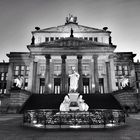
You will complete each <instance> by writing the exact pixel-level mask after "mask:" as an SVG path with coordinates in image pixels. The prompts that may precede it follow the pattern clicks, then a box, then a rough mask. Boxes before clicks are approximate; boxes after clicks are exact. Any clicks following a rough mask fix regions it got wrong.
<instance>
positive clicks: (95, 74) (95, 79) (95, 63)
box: [93, 55, 99, 93]
mask: <svg viewBox="0 0 140 140" xmlns="http://www.w3.org/2000/svg"><path fill="white" fill-rule="evenodd" d="M93 62H94V83H95V93H96V92H97V93H98V92H99V76H98V55H93Z"/></svg>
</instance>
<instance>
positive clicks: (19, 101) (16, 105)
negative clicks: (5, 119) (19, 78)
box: [7, 90, 31, 113]
mask: <svg viewBox="0 0 140 140" xmlns="http://www.w3.org/2000/svg"><path fill="white" fill-rule="evenodd" d="M10 94H11V96H10V102H9V106H8V109H7V112H8V113H18V112H19V111H20V109H21V107H22V106H23V104H24V103H25V102H26V100H27V99H28V98H29V96H30V95H31V93H30V92H28V91H25V90H11V91H10Z"/></svg>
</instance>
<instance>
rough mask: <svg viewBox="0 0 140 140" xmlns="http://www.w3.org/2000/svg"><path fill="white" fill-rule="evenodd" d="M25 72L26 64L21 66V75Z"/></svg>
mask: <svg viewBox="0 0 140 140" xmlns="http://www.w3.org/2000/svg"><path fill="white" fill-rule="evenodd" d="M24 72H25V66H21V71H20V75H22V76H23V75H24Z"/></svg>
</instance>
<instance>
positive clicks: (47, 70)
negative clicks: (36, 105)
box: [45, 55, 51, 93]
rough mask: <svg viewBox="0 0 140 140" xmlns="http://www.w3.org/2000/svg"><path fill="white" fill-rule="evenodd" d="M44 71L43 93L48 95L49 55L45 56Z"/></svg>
mask: <svg viewBox="0 0 140 140" xmlns="http://www.w3.org/2000/svg"><path fill="white" fill-rule="evenodd" d="M45 58H46V71H45V93H50V87H49V86H50V59H51V56H50V55H45Z"/></svg>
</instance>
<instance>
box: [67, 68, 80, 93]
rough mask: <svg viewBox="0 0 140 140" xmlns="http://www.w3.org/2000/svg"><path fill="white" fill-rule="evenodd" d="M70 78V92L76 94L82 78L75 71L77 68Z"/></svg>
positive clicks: (73, 70)
mask: <svg viewBox="0 0 140 140" xmlns="http://www.w3.org/2000/svg"><path fill="white" fill-rule="evenodd" d="M69 77H70V92H76V90H77V88H78V80H79V77H80V76H79V74H78V73H77V72H76V71H75V68H73V69H72V74H70V75H69Z"/></svg>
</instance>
